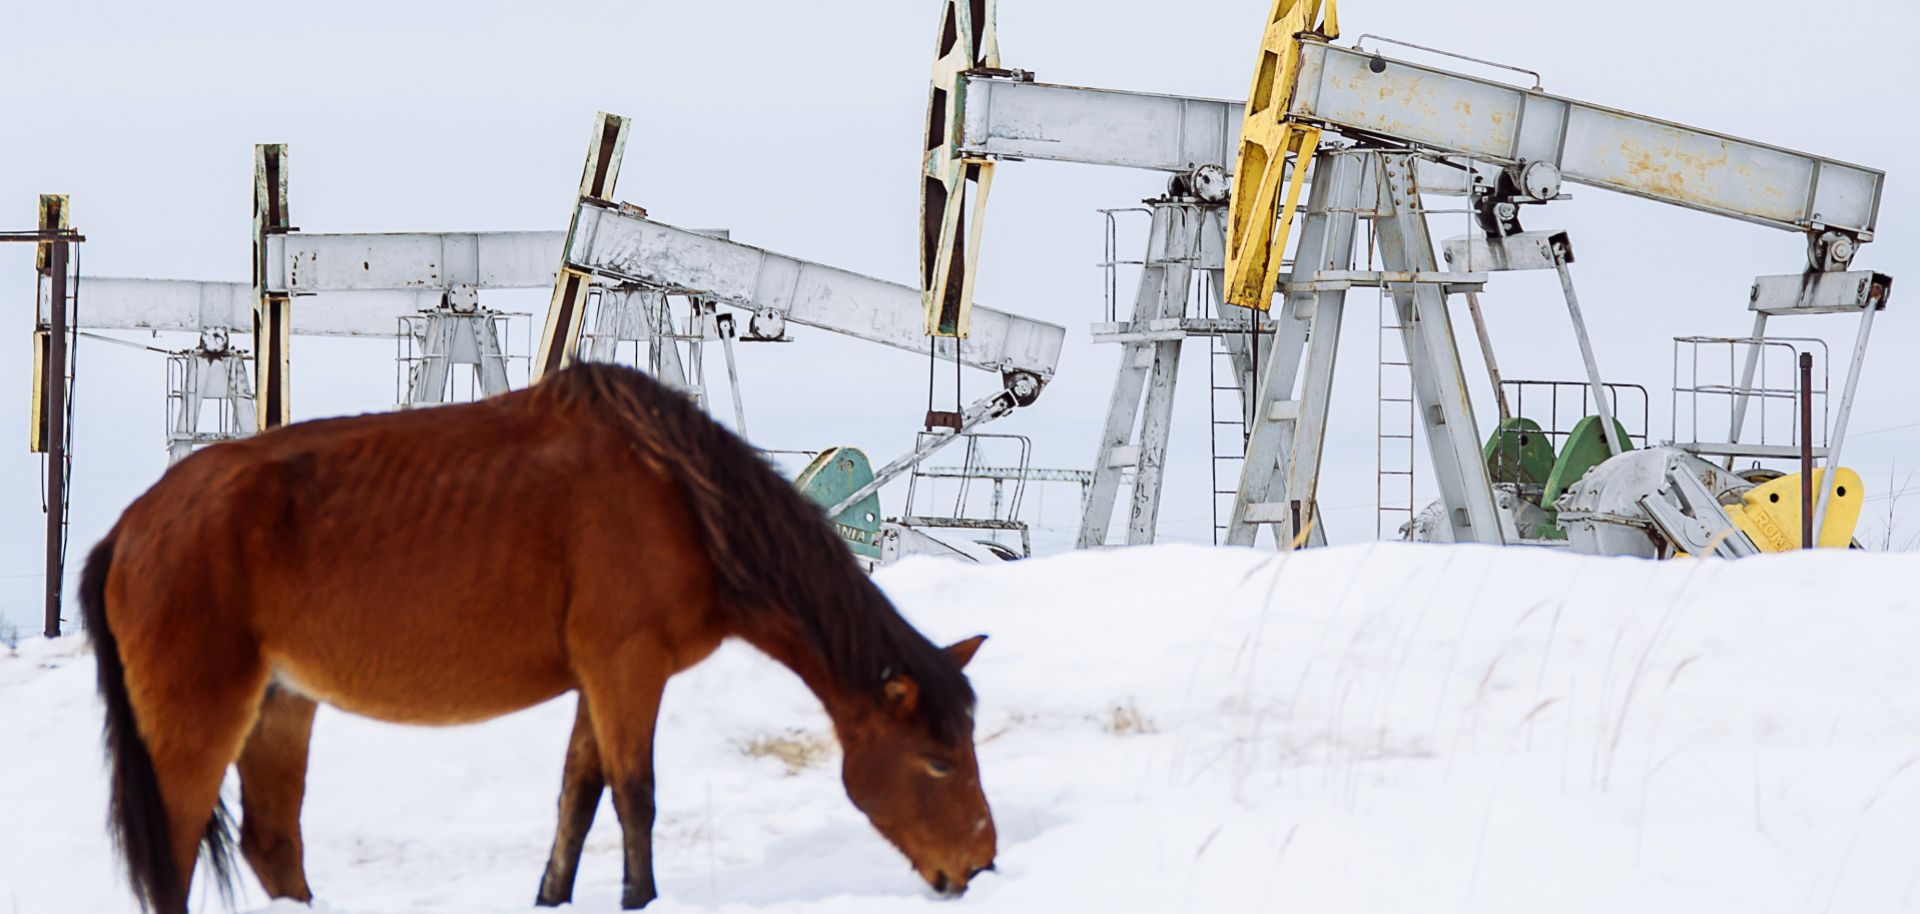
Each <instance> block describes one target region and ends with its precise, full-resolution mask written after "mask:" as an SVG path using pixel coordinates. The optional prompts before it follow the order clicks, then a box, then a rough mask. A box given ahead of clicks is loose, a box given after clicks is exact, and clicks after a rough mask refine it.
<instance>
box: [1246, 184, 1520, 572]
mask: <svg viewBox="0 0 1920 914" xmlns="http://www.w3.org/2000/svg"><path fill="white" fill-rule="evenodd" d="M1318 160H1319V161H1318V164H1317V165H1316V166H1315V169H1316V175H1317V177H1316V178H1315V180H1314V182H1313V190H1312V192H1311V194H1310V197H1309V201H1308V206H1307V215H1306V219H1305V221H1304V222H1303V223H1302V225H1301V227H1300V234H1299V239H1300V240H1299V244H1298V247H1297V249H1296V253H1295V264H1296V265H1295V267H1294V270H1293V273H1292V274H1291V275H1290V277H1289V279H1288V282H1287V284H1286V294H1285V295H1284V296H1283V298H1284V299H1285V304H1284V306H1283V307H1282V312H1281V317H1280V321H1279V324H1280V328H1279V331H1278V333H1277V335H1276V342H1275V345H1274V348H1273V349H1272V350H1270V352H1271V356H1270V359H1269V361H1268V366H1269V367H1268V368H1267V370H1266V372H1265V373H1264V374H1265V376H1264V377H1263V378H1262V381H1261V388H1260V395H1259V399H1258V404H1257V406H1256V407H1255V409H1254V410H1253V412H1252V416H1253V430H1252V435H1251V436H1250V437H1249V438H1248V445H1247V463H1246V465H1245V468H1244V472H1243V473H1242V475H1241V479H1240V493H1239V495H1238V496H1237V497H1236V498H1235V499H1234V512H1233V517H1232V519H1231V521H1230V525H1229V527H1228V530H1227V541H1228V542H1230V543H1234V544H1237V545H1250V544H1252V543H1253V541H1254V538H1255V536H1256V535H1257V533H1258V528H1259V527H1260V526H1263V525H1272V526H1273V528H1274V538H1275V540H1276V542H1277V544H1278V545H1279V546H1280V548H1282V549H1285V548H1289V547H1291V546H1293V545H1297V544H1300V543H1303V542H1304V543H1307V544H1310V545H1314V544H1318V543H1319V542H1324V536H1325V531H1324V525H1323V524H1321V523H1319V522H1318V521H1317V519H1316V514H1317V511H1316V505H1315V497H1316V494H1317V490H1318V488H1319V486H1318V482H1319V474H1320V470H1321V445H1322V443H1323V442H1324V440H1325V437H1326V429H1327V416H1328V411H1329V406H1330V402H1331V391H1332V381H1333V375H1334V361H1335V359H1334V357H1335V354H1336V351H1337V348H1338V345H1339V334H1340V323H1341V317H1342V314H1343V312H1344V310H1345V305H1346V292H1347V290H1348V289H1350V288H1354V287H1375V288H1378V287H1385V288H1386V290H1387V293H1388V294H1389V295H1390V296H1391V297H1392V299H1393V307H1394V310H1395V315H1396V323H1397V329H1399V330H1400V331H1401V336H1400V338H1401V340H1402V341H1403V342H1404V344H1405V347H1406V352H1407V353H1408V355H1409V357H1408V358H1407V359H1406V361H1407V362H1409V363H1412V364H1413V365H1417V366H1418V367H1419V369H1420V370H1419V371H1410V373H1411V374H1412V376H1413V399H1414V406H1415V407H1416V408H1415V410H1414V412H1415V416H1416V417H1417V419H1418V420H1419V422H1420V424H1421V426H1422V428H1423V430H1424V433H1425V434H1424V436H1423V437H1424V438H1425V440H1426V441H1427V444H1428V448H1429V457H1430V458H1431V461H1432V465H1433V468H1434V477H1435V482H1436V483H1437V485H1438V487H1439V489H1440V497H1441V500H1442V501H1443V502H1444V504H1445V506H1446V521H1447V524H1448V526H1449V528H1450V529H1451V531H1452V532H1453V535H1454V541H1455V542H1485V543H1495V544H1497V543H1501V542H1503V541H1504V537H1503V536H1502V533H1501V529H1500V518H1499V513H1498V509H1497V508H1496V507H1495V505H1494V502H1493V491H1492V485H1491V483H1490V482H1489V481H1488V477H1487V468H1486V464H1485V462H1484V461H1483V460H1482V459H1481V455H1480V442H1479V439H1478V435H1477V434H1476V433H1475V431H1474V422H1473V407H1472V404H1471V403H1470V402H1469V401H1468V399H1467V396H1466V386H1465V380H1464V378H1463V376H1462V372H1461V369H1460V354H1459V348H1458V346H1457V345H1456V344H1455V342H1454V339H1453V325H1452V321H1451V320H1450V318H1449V317H1448V315H1447V300H1446V299H1447V296H1448V295H1450V294H1453V293H1454V292H1457V291H1474V290H1475V285H1476V283H1479V282H1483V281H1484V280H1478V279H1470V278H1468V277H1467V276H1462V277H1459V278H1454V277H1449V276H1448V275H1446V274H1442V273H1440V272H1439V271H1438V269H1437V264H1436V259H1435V257H1434V253H1433V242H1432V239H1431V237H1430V236H1429V235H1428V234H1427V222H1426V213H1425V212H1424V211H1423V210H1422V209H1421V207H1420V200H1419V195H1418V189H1417V187H1416V185H1415V184H1414V179H1413V156H1412V155H1411V154H1408V153H1405V152H1400V151H1376V150H1368V149H1344V150H1342V149H1333V150H1322V151H1321V152H1320V153H1319V156H1318ZM1363 214H1364V215H1366V216H1367V217H1369V218H1370V219H1371V220H1372V225H1373V228H1374V231H1375V233H1376V237H1377V239H1378V242H1379V252H1380V257H1381V260H1382V266H1383V267H1384V268H1385V269H1383V270H1380V271H1372V270H1367V271H1353V270H1352V269H1351V267H1350V264H1351V263H1352V254H1353V240H1354V239H1353V234H1354V221H1355V219H1356V217H1358V216H1360V215H1363ZM1380 323H1381V324H1384V323H1385V322H1384V321H1381V322H1380ZM1309 330H1310V331H1311V332H1310V333H1309V332H1308V331H1309ZM1296 372H1299V373H1300V374H1301V379H1300V384H1299V388H1298V390H1297V391H1296V389H1295V385H1294V375H1295V373H1296Z"/></svg>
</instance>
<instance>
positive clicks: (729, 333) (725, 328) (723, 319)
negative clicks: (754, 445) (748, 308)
mask: <svg viewBox="0 0 1920 914" xmlns="http://www.w3.org/2000/svg"><path fill="white" fill-rule="evenodd" d="M714 321H715V329H716V330H717V331H718V332H719V335H720V349H721V353H722V354H723V355H725V356H726V357H727V389H728V390H730V391H732V392H733V427H734V428H735V429H736V430H738V431H739V433H740V437H742V438H745V437H747V407H746V405H745V404H743V403H742V402H741V400H740V370H739V369H738V368H737V367H735V366H734V362H733V338H734V337H736V336H739V335H740V334H739V331H738V330H736V329H735V328H734V325H733V315H731V314H721V315H717V316H716V317H715V318H714Z"/></svg>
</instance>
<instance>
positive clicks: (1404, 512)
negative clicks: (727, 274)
mask: <svg viewBox="0 0 1920 914" xmlns="http://www.w3.org/2000/svg"><path fill="white" fill-rule="evenodd" d="M1367 257H1368V260H1369V261H1371V260H1372V259H1373V255H1372V250H1371V248H1369V251H1368V255H1367ZM1368 267H1369V268H1371V267H1372V264H1371V262H1369V264H1368ZM1377 313H1378V316H1379V321H1378V324H1379V327H1380V329H1379V330H1378V331H1377V332H1376V340H1377V343H1378V353H1379V356H1378V359H1377V360H1376V365H1375V367H1374V375H1373V383H1374V391H1375V400H1374V411H1373V429H1374V447H1373V467H1374V476H1373V505H1374V516H1373V535H1374V537H1375V538H1377V539H1388V538H1392V539H1399V538H1400V531H1401V530H1402V529H1403V527H1402V524H1401V523H1395V522H1394V521H1403V522H1404V523H1405V524H1412V523H1413V517H1414V500H1413V482H1414V443H1413V413H1414V410H1415V409H1416V408H1417V407H1415V406H1414V403H1413V361H1412V357H1411V356H1409V355H1408V354H1407V348H1406V332H1405V328H1403V327H1401V326H1400V319H1399V314H1398V312H1397V311H1396V310H1395V309H1393V308H1391V307H1389V306H1388V305H1387V297H1386V296H1385V295H1382V296H1380V299H1379V304H1378V306H1377ZM1389 383H1391V384H1392V386H1391V387H1389V386H1388V385H1389ZM1402 392H1404V394H1405V395H1404V396H1389V394H1399V393H1402ZM1389 457H1392V458H1393V460H1392V462H1391V463H1390V462H1389V460H1388V458H1389ZM1402 467H1404V469H1401V468H1402ZM1389 495H1391V497H1392V499H1393V500H1391V501H1389V500H1388V497H1389ZM1389 531H1391V533H1392V536H1391V537H1389V536H1388V533H1389Z"/></svg>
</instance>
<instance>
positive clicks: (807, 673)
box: [734, 612, 878, 727]
mask: <svg viewBox="0 0 1920 914" xmlns="http://www.w3.org/2000/svg"><path fill="white" fill-rule="evenodd" d="M756 615H757V616H758V618H757V619H755V620H754V621H753V622H752V623H750V624H748V625H746V626H743V627H742V628H740V629H739V630H737V631H735V632H734V634H735V635H737V636H738V637H739V638H740V639H741V640H743V641H745V642H747V643H748V644H751V645H753V646H754V648H755V649H757V650H759V651H760V652H761V653H763V654H766V655H767V656H768V657H772V658H773V659H774V660H775V661H776V662H778V663H779V664H780V665H781V666H784V667H786V668H787V669H789V670H792V671H793V672H794V675H796V676H799V677H800V681H801V682H802V683H805V684H806V687H807V690H808V691H811V692H812V693H813V694H814V697H816V698H818V699H820V703H821V704H822V705H823V706H825V707H826V710H827V716H828V717H831V718H833V723H834V726H835V727H840V726H841V725H842V724H844V723H846V722H847V721H848V720H850V716H851V715H852V714H853V713H854V712H855V710H856V708H857V707H858V705H857V702H855V701H854V700H853V696H850V695H848V694H847V688H846V686H845V684H843V683H842V682H841V681H840V679H839V677H837V676H835V675H834V674H833V670H832V669H831V668H829V667H828V666H827V659H826V657H825V656H824V655H822V654H821V653H820V651H819V650H818V649H817V648H815V647H814V646H813V645H811V644H808V643H807V641H806V639H805V638H803V637H802V636H801V635H800V632H799V629H798V627H797V625H796V624H795V623H794V622H793V621H792V619H791V618H790V617H788V616H786V615H784V614H781V613H778V612H773V613H765V614H756ZM875 687H876V688H877V687H878V685H877V684H876V686H875Z"/></svg>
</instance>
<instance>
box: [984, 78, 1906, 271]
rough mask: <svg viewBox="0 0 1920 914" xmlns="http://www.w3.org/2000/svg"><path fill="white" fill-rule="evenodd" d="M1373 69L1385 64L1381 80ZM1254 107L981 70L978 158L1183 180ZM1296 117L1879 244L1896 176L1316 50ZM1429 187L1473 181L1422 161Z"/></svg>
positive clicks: (1224, 154) (1216, 153) (1228, 143)
mask: <svg viewBox="0 0 1920 914" xmlns="http://www.w3.org/2000/svg"><path fill="white" fill-rule="evenodd" d="M1374 66H1380V67H1382V69H1381V72H1378V73H1375V72H1374V71H1373V69H1372V68H1373V67H1374ZM1244 105H1245V103H1244V102H1237V101H1223V100H1219V99H1210V98H1190V97H1183V96H1175V95H1157V94H1153V93H1147V92H1122V91H1114V90H1109V89H1090V88H1083V87H1080V86H1064V85H1052V84H1047V83H1035V82H1024V81H1020V80H1015V79H1007V78H1004V77H996V76H990V75H985V74H978V75H969V76H968V77H967V95H966V109H965V112H964V120H963V125H964V128H965V129H964V130H963V131H962V133H961V138H960V144H959V151H960V152H961V153H964V154H967V155H991V156H999V157H1003V158H1016V159H1038V160H1044V161H1051V162H1075V163H1080V164H1087V165H1108V166H1115V167H1122V168H1141V169H1147V170H1152V171H1164V172H1170V173H1182V172H1188V171H1192V170H1193V169H1194V168H1197V167H1199V166H1202V165H1218V166H1221V167H1223V168H1226V169H1228V170H1229V171H1231V170H1232V169H1233V168H1234V166H1235V162H1234V160H1235V158H1236V155H1235V153H1236V152H1237V151H1238V149H1239V143H1240V119H1241V118H1240V115H1241V113H1242V111H1243V109H1244ZM1289 113H1290V114H1291V115H1293V116H1295V117H1297V118H1299V119H1301V120H1304V121H1308V122H1311V123H1316V124H1320V125H1322V126H1324V127H1326V128H1328V129H1330V130H1333V131H1335V132H1338V133H1340V134H1342V135H1343V136H1346V137H1348V138H1349V139H1359V138H1365V137H1371V138H1376V139H1385V140H1388V141H1390V142H1392V143H1395V144H1408V145H1413V146H1418V147H1421V148H1426V149H1430V150H1433V151H1435V152H1439V153H1445V154H1449V155H1459V156H1467V157H1472V158H1476V159H1483V160H1485V161H1486V162H1488V163H1489V164H1492V165H1501V166H1508V167H1517V166H1519V165H1521V164H1522V163H1528V164H1531V163H1535V162H1546V163H1549V164H1551V165H1553V166H1555V167H1556V168H1558V169H1559V172H1560V176H1561V177H1562V178H1563V179H1564V180H1566V181H1571V182H1574V183H1577V184H1584V185H1587V186H1590V187H1599V188H1604V189H1607V190H1614V191H1619V192H1621V193H1627V194H1632V195H1635V196H1639V197H1645V198H1647V199H1650V200H1656V201H1659V202H1662V203H1670V204H1673V205H1675V206H1681V207H1686V208H1688V209H1694V210H1700V211H1702V212H1709V213H1716V214H1718V215H1723V216H1730V217H1733V218H1736V219H1743V220H1746V221H1749V222H1756V223H1759V224H1762V225H1770V226H1773V227H1775V228H1782V229H1789V230H1793V231H1801V232H1811V231H1819V230H1826V229H1834V230H1838V231H1842V232H1846V233H1848V234H1850V235H1853V236H1855V238H1856V239H1857V240H1859V241H1867V240H1870V239H1871V238H1872V236H1873V231H1874V227H1875V223H1876V221H1877V217H1878V214H1879V203H1880V194H1881V185H1882V183H1883V182H1884V180H1885V172H1882V171H1879V170H1877V169H1871V168H1863V167H1860V166H1857V165H1850V164H1847V163H1845V162H1840V161H1838V160H1835V159H1830V158H1826V157H1823V156H1816V155H1811V154H1807V153H1801V152H1794V151H1792V150H1788V149H1782V148H1780V147H1777V146H1771V145H1768V144H1765V143H1757V142H1753V141H1751V140H1743V139H1740V138H1737V137H1732V136H1727V135H1725V134H1719V133H1714V132H1712V131H1707V130H1699V129H1696V128H1692V127H1687V126H1685V125H1681V124H1675V123H1672V122H1669V121H1663V120H1659V119H1657V118H1651V117H1645V116H1643V115H1638V114H1631V113H1628V112H1624V111H1617V110H1614V109H1611V108H1605V107H1602V106H1599V105H1592V104H1588V103H1585V102H1580V101H1575V100H1572V99H1566V98H1560V97H1557V96H1552V95H1547V94H1545V93H1542V92H1534V91H1530V90H1527V89H1523V88H1520V87H1517V86H1512V85H1508V84H1506V83H1500V82H1495V81H1492V80H1485V79H1479V78H1476V77H1472V76H1465V75H1461V74H1457V73H1450V72H1447V71H1445V70H1439V69H1435V68H1432V67H1425V66H1420V65H1418V64H1410V63H1405V62H1402V61H1398V60H1391V59H1388V58H1385V57H1381V56H1379V55H1376V54H1373V53H1370V52H1367V51H1358V50H1354V49H1352V48H1346V47H1340V46H1337V45H1331V44H1325V43H1319V42H1306V43H1305V44H1304V47H1303V59H1302V63H1301V71H1300V83H1299V89H1298V90H1297V92H1296V93H1295V95H1294V101H1293V105H1292V107H1291V109H1290V112H1289ZM1418 167H1419V169H1420V170H1419V172H1418V180H1419V182H1420V186H1421V189H1422V190H1423V191H1425V192H1427V193H1438V194H1459V193H1462V192H1464V191H1465V190H1466V180H1465V179H1466V173H1465V172H1464V171H1462V170H1459V169H1445V168H1437V167H1434V166H1433V165H1432V164H1431V163H1425V162H1422V163H1420V164H1419V166H1418Z"/></svg>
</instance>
